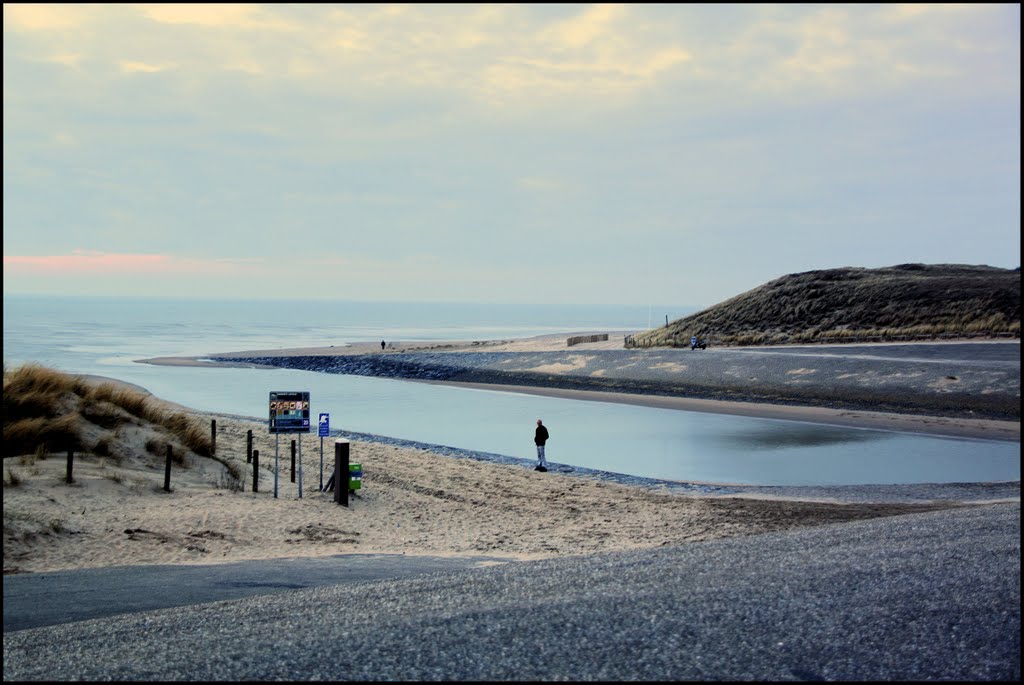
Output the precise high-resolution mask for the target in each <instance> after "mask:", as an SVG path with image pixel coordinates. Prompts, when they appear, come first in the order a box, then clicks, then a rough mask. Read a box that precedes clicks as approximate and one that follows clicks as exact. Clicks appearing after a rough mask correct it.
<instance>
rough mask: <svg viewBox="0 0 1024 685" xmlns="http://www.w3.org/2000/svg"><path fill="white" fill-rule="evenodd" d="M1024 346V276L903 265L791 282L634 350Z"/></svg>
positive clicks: (642, 337)
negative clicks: (944, 342) (958, 341)
mask: <svg viewBox="0 0 1024 685" xmlns="http://www.w3.org/2000/svg"><path fill="white" fill-rule="evenodd" d="M691 336H697V337H699V338H702V339H706V340H708V342H710V343H711V344H712V345H716V346H719V345H721V346H725V345H767V344H787V343H822V342H832V343H836V342H839V343H842V342H863V341H898V340H920V339H930V338H957V337H965V338H967V337H982V338H1000V337H1004V338H1019V337H1020V268H1019V267H1018V268H1017V269H1012V270H1011V269H1000V268H996V267H990V266H971V265H960V264H937V265H926V264H900V265H897V266H892V267H884V268H880V269H863V268H852V267H851V268H844V269H829V270H822V271H808V272H804V273H798V274H790V275H788V276H783V277H782V278H778V279H776V280H774V281H770V282H769V283H766V284H764V285H762V286H760V287H758V288H754V289H753V290H750V291H748V292H745V293H742V294H740V295H737V296H736V297H733V298H731V299H728V300H725V301H724V302H721V303H719V304H716V305H714V306H712V307H709V308H708V309H705V310H703V311H700V312H697V313H696V314H692V315H690V316H687V317H684V318H682V319H679V320H677V321H673V322H670V323H669V324H668V325H667V326H663V327H660V328H656V329H652V330H649V331H644V332H642V333H638V334H636V335H635V336H633V340H632V345H631V346H633V347H654V346H666V347H686V346H689V344H690V337H691Z"/></svg>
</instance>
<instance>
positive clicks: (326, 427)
mask: <svg viewBox="0 0 1024 685" xmlns="http://www.w3.org/2000/svg"><path fill="white" fill-rule="evenodd" d="M317 425H318V426H319V433H320V492H323V491H324V438H326V437H327V436H329V435H330V434H331V415H330V414H323V413H322V414H320V421H319V422H318V424H317Z"/></svg>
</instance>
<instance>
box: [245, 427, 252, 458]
mask: <svg viewBox="0 0 1024 685" xmlns="http://www.w3.org/2000/svg"><path fill="white" fill-rule="evenodd" d="M245 463H246V464H251V463H252V429H251V428H250V429H249V431H248V432H247V433H246V434H245Z"/></svg>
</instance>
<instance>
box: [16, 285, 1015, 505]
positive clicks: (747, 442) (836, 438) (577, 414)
mask: <svg viewBox="0 0 1024 685" xmlns="http://www.w3.org/2000/svg"><path fill="white" fill-rule="evenodd" d="M696 310H697V308H696V307H689V306H667V305H654V304H639V305H635V306H627V305H556V304H482V303H455V302H449V303H438V302H356V301H344V300H274V299H265V300H212V299H182V298H172V297H166V298H152V297H147V298H144V297H132V296H121V297H88V296H62V297H56V296H39V295H14V294H10V295H9V294H7V293H5V294H4V309H3V319H4V333H3V336H4V337H3V348H4V365H5V368H8V369H9V368H12V367H14V366H17V365H19V364H22V363H26V362H35V363H40V364H44V365H47V366H51V367H53V368H56V369H59V370H62V371H66V372H69V373H83V374H91V375H99V376H106V377H111V378H117V379H119V380H123V381H127V382H130V383H134V384H136V385H139V386H142V387H144V388H146V389H147V390H149V391H150V392H152V393H153V394H155V395H157V396H159V397H161V398H164V399H167V400H170V401H173V402H177V403H180V404H183V405H186V406H189V407H193V408H195V409H198V410H203V411H211V412H219V413H223V414H232V415H238V416H247V417H253V418H256V419H259V420H264V421H265V420H266V419H267V413H268V408H267V405H268V397H269V393H270V392H296V391H298V392H309V393H310V397H311V410H312V413H313V415H314V416H317V415H319V414H321V413H324V414H327V415H328V421H329V426H330V428H331V429H332V430H334V431H345V432H348V433H359V434H370V435H375V436H387V437H390V438H395V439H401V440H405V441H411V442H414V443H424V444H427V445H440V446H447V447H451V448H455V449H457V450H468V451H475V452H482V453H487V454H492V455H504V456H507V457H510V458H512V459H520V460H522V463H523V464H524V465H528V464H529V463H530V461H531V460H534V459H535V450H534V446H533V429H534V427H535V425H536V420H537V419H538V418H541V419H543V421H544V424H545V425H546V426H548V430H549V432H550V433H551V439H550V441H549V443H548V446H547V458H548V461H549V462H551V463H552V464H553V465H555V467H556V468H560V469H573V468H577V469H594V470H599V471H605V472H609V473H613V474H622V475H625V476H633V477H638V478H649V479H656V480H667V481H677V482H687V483H720V484H743V485H759V484H763V485H864V484H910V483H966V482H990V481H1016V480H1020V460H1019V456H1020V444H1019V443H1018V442H1007V441H998V440H978V439H966V438H963V439H961V438H950V437H943V436H932V435H921V434H912V433H901V432H894V431H881V430H873V429H860V428H850V427H840V426H828V425H821V424H811V423H805V422H799V421H788V420H780V419H759V418H751V417H739V416H727V415H717V414H708V413H698V412H689V411H681V410H673V409H659V408H650V407H638V406H634V405H623V404H614V403H608V402H594V401H584V400H569V399H562V398H548V397H540V396H535V395H525V394H519V393H512V392H506V391H497V390H479V389H468V388H457V387H451V386H444V385H436V384H426V383H417V382H411V381H402V380H395V379H385V378H368V377H363V376H344V375H337V374H323V373H316V372H309V371H298V370H290V369H242V368H213V367H211V368H201V367H179V366H160V365H153V364H146V363H141V362H140V360H143V359H150V358H154V357H164V356H197V355H212V354H216V353H219V352H233V351H242V350H254V349H278V348H293V347H327V346H330V345H335V346H341V345H345V344H349V343H361V342H377V341H381V340H385V341H392V342H400V341H450V340H480V341H483V340H510V339H518V338H529V337H534V336H540V335H551V334H572V333H602V332H608V333H610V334H613V333H614V334H625V333H629V332H636V331H640V330H644V329H647V328H650V327H652V326H656V325H659V324H661V323H663V322H664V321H665V320H666V319H667V320H673V319H676V318H680V317H682V316H685V315H687V314H690V313H693V312H694V311H696ZM313 430H314V431H315V430H316V429H315V428H314V429H313ZM437 458H439V459H441V458H446V457H444V456H440V455H439V456H438V457H437Z"/></svg>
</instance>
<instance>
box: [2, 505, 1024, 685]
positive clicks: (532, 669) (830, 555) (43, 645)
mask: <svg viewBox="0 0 1024 685" xmlns="http://www.w3.org/2000/svg"><path fill="white" fill-rule="evenodd" d="M5 593H6V584H5ZM5 599H6V598H5ZM1020 628H1021V625H1020V504H1019V502H1018V503H1013V504H992V505H987V506H982V507H970V508H957V509H951V510H946V511H941V512H932V513H926V514H915V515H907V516H898V517H891V518H885V519H873V520H869V521H859V522H852V523H844V524H836V525H829V526H822V527H818V528H810V529H802V530H797V531H791V532H786V533H773V534H766V535H758V536H749V537H743V538H733V539H729V540H715V541H709V542H702V543H693V544H688V545H681V546H675V547H665V548H662V549H659V550H648V551H641V552H628V553H611V554H600V555H588V556H579V557H568V558H560V559H551V560H545V561H537V562H515V563H509V564H503V565H499V566H492V567H485V568H475V569H464V570H452V571H442V572H437V573H427V574H422V575H415V576H410V577H406V578H398V579H390V580H380V581H355V582H346V583H343V584H336V585H330V586H325V587H316V588H308V589H295V590H286V591H283V592H278V593H275V594H267V595H261V596H255V597H247V598H243V599H235V600H229V601H222V602H213V603H206V604H200V605H196V606H189V607H177V608H169V609H163V610H159V611H150V612H143V613H133V614H125V615H119V616H113V617H109V618H101V619H96V620H89V621H80V622H75V623H68V624H64V625H57V626H49V627H42V628H32V629H26V630H18V631H14V632H7V631H6V630H5V633H4V680H5V681H6V680H34V679H46V680H74V679H85V680H123V679H130V680H206V679H208V680H316V679H330V680H565V679H567V680H930V679H938V680H1019V679H1020V634H1021V633H1020Z"/></svg>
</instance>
